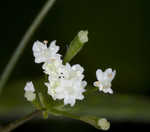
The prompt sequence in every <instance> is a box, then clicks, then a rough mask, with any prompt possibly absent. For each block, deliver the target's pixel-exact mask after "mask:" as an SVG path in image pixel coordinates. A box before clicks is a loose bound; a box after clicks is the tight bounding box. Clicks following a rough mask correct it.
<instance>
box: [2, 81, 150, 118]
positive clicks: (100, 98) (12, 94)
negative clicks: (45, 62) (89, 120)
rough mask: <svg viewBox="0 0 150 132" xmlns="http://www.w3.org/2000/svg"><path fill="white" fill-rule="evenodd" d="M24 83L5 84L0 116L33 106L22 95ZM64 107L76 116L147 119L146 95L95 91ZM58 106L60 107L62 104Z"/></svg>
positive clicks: (148, 104) (149, 105) (24, 111)
mask: <svg viewBox="0 0 150 132" xmlns="http://www.w3.org/2000/svg"><path fill="white" fill-rule="evenodd" d="M37 81H38V82H39V83H41V84H42V83H43V82H42V81H41V80H40V79H39V80H36V81H34V82H35V83H36V82H37ZM34 82H33V83H34ZM25 83H26V81H24V80H20V81H19V80H18V81H16V82H13V83H10V84H9V85H7V87H6V88H5V90H4V92H3V95H2V96H1V97H0V117H1V116H7V117H8V116H10V117H11V116H18V115H21V114H27V113H29V112H30V111H31V110H32V109H33V107H32V106H31V104H30V103H28V101H26V99H25V98H24V86H25ZM35 83H34V84H35ZM35 86H36V85H35ZM91 88H92V87H91ZM58 104H59V103H58ZM49 107H50V106H49ZM66 108H68V109H67V110H68V112H69V113H71V114H74V115H79V116H96V117H101V118H102V117H106V118H108V119H109V120H111V119H112V120H118V121H122V120H124V121H125V120H131V121H141V120H142V121H150V112H149V111H150V98H147V97H144V96H138V95H120V94H116V93H114V94H113V95H109V94H102V93H99V91H97V92H94V93H92V94H89V95H86V96H85V99H84V100H83V101H77V104H76V105H75V107H69V106H66ZM59 109H61V110H63V106H62V107H60V108H59ZM14 113H15V114H16V115H15V114H14Z"/></svg>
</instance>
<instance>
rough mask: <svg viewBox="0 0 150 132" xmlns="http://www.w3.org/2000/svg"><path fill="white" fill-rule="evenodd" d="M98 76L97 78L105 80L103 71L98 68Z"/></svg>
mask: <svg viewBox="0 0 150 132" xmlns="http://www.w3.org/2000/svg"><path fill="white" fill-rule="evenodd" d="M96 77H97V80H99V81H101V80H103V71H102V70H101V69H97V71H96Z"/></svg>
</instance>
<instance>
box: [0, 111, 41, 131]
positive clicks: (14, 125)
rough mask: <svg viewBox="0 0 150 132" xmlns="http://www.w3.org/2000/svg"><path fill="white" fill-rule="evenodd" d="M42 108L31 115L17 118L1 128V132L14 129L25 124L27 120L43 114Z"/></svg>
mask: <svg viewBox="0 0 150 132" xmlns="http://www.w3.org/2000/svg"><path fill="white" fill-rule="evenodd" d="M41 112H42V110H36V111H34V112H32V113H31V114H29V115H26V116H25V117H23V118H21V119H19V120H16V121H14V122H12V123H10V124H8V125H6V126H5V127H2V128H1V129H0V132H10V131H12V130H13V129H15V128H17V127H19V126H21V125H22V124H24V123H25V122H27V121H28V120H31V119H32V118H33V117H35V116H37V115H39V114H41Z"/></svg>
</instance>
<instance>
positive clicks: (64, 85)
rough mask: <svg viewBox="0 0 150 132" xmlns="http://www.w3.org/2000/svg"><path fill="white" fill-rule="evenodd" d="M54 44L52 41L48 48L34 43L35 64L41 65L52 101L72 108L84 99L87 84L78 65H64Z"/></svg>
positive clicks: (45, 45) (43, 44)
mask: <svg viewBox="0 0 150 132" xmlns="http://www.w3.org/2000/svg"><path fill="white" fill-rule="evenodd" d="M55 43H56V41H52V42H51V43H50V46H49V47H48V46H47V44H45V43H42V42H40V41H36V42H35V43H34V44H33V49H32V50H33V55H34V57H35V63H43V65H42V68H43V70H44V73H45V74H47V75H48V82H46V83H45V85H46V86H47V87H48V94H49V95H51V96H52V98H53V99H54V100H56V99H59V100H62V99H63V100H64V104H65V105H66V104H70V105H71V106H74V104H75V102H76V100H82V99H83V98H84V96H83V92H85V87H86V85H87V82H86V81H83V78H84V75H83V72H84V69H83V67H81V66H80V65H79V64H76V65H73V66H71V65H70V64H69V63H67V64H65V65H64V64H63V63H62V60H61V55H60V54H58V53H57V52H58V51H59V46H56V44H55ZM25 91H26V89H25Z"/></svg>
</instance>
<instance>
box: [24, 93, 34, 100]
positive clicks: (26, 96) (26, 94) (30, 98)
mask: <svg viewBox="0 0 150 132" xmlns="http://www.w3.org/2000/svg"><path fill="white" fill-rule="evenodd" d="M24 96H25V98H26V99H27V100H28V101H33V100H35V98H36V94H35V93H33V92H32V91H26V92H25V95H24Z"/></svg>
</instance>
